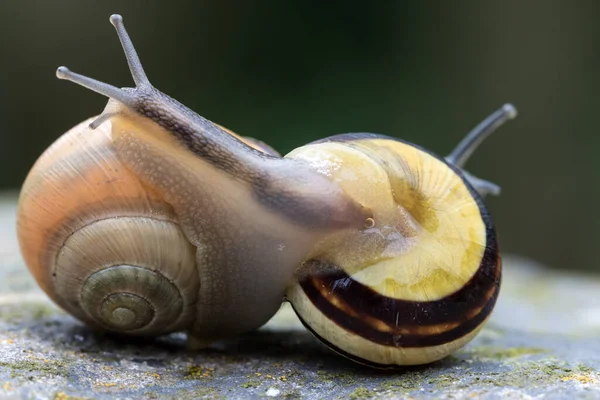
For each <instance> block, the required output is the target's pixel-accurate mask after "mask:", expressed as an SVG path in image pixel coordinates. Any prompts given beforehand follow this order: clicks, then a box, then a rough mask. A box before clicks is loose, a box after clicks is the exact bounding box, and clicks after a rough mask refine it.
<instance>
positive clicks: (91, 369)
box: [0, 196, 600, 399]
mask: <svg viewBox="0 0 600 400" xmlns="http://www.w3.org/2000/svg"><path fill="white" fill-rule="evenodd" d="M14 219H15V198H14V196H11V197H8V198H5V199H1V198H0V398H26V399H69V398H76V397H83V398H95V399H113V398H147V399H153V398H177V399H186V398H189V399H192V398H193V399H196V398H223V399H236V398H239V399H246V398H250V399H252V398H256V399H264V398H280V399H296V398H297V399H329V398H350V399H361V398H399V399H400V398H402V399H404V398H414V399H429V398H436V399H460V398H467V399H469V398H485V399H488V398H489V399H501V398H502V399H535V398H542V397H543V398H544V399H572V398H600V384H599V380H600V376H599V375H598V372H597V370H598V368H600V356H599V354H600V342H599V341H598V340H597V334H598V332H600V296H598V293H600V279H599V278H597V277H595V276H585V275H578V274H575V273H569V274H566V273H563V272H557V271H550V270H547V269H545V268H543V267H542V266H539V265H535V263H532V262H531V261H529V260H527V259H523V258H517V257H509V256H505V259H504V268H505V272H504V282H503V288H502V292H501V295H500V300H499V301H498V305H497V307H496V310H495V311H494V313H493V316H492V318H491V320H490V321H489V322H488V324H487V326H486V328H485V329H484V330H483V331H482V332H481V334H480V335H479V336H478V337H477V338H476V339H475V340H474V341H473V342H472V343H470V344H468V345H467V346H466V347H465V348H464V349H462V350H460V351H458V352H457V353H455V354H454V355H452V356H450V357H448V358H447V359H445V360H442V361H440V362H437V363H434V364H431V365H428V366H422V367H416V368H404V369H400V370H398V371H392V372H382V371H376V370H371V369H368V368H365V367H361V366H358V365H354V364H352V363H351V362H349V361H346V360H345V359H342V358H341V357H339V356H337V355H336V354H333V353H332V352H330V351H329V350H328V349H326V348H325V347H324V346H322V345H321V344H320V343H319V342H317V340H315V339H314V338H313V337H312V336H311V335H310V334H309V333H307V332H306V331H305V330H304V328H303V327H302V326H301V324H300V323H299V321H298V319H297V318H296V317H295V315H294V314H293V312H292V311H291V309H290V308H289V307H288V306H284V307H283V308H282V310H281V311H280V313H279V314H278V315H277V316H276V317H275V318H273V320H272V321H270V322H269V323H268V324H267V325H266V326H265V327H263V328H262V329H260V330H259V331H257V332H254V333H250V334H247V335H244V336H242V337H239V338H237V339H233V340H228V341H223V342H219V343H216V344H214V345H212V346H211V347H210V348H209V349H208V350H204V351H201V352H189V351H186V349H185V347H184V342H185V336H184V335H183V334H173V335H169V336H167V337H161V338H159V339H156V340H140V339H131V338H118V337H113V336H107V335H104V334H101V333H99V332H95V331H93V330H91V329H89V328H87V327H86V326H84V325H82V324H81V323H79V322H78V321H76V320H75V319H73V318H72V317H70V316H69V315H67V314H65V313H64V312H62V311H60V310H59V309H58V308H57V307H55V306H54V305H53V304H52V303H51V302H50V301H49V300H48V299H47V297H46V296H45V295H44V294H43V293H42V292H41V291H40V290H39V289H38V287H37V285H36V284H35V282H33V280H32V278H31V277H30V275H29V274H28V272H27V270H26V268H25V266H24V265H23V261H22V259H21V257H20V255H19V252H18V244H17V241H16V238H15V233H14V230H15V228H14V223H15V221H14Z"/></svg>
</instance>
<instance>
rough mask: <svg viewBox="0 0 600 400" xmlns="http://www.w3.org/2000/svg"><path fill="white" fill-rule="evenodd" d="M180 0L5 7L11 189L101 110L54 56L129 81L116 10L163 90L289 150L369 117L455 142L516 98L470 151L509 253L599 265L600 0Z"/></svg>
mask: <svg viewBox="0 0 600 400" xmlns="http://www.w3.org/2000/svg"><path fill="white" fill-rule="evenodd" d="M173 3H174V4H173V5H167V2H149V1H137V2H135V1H128V2H117V1H103V2H94V3H92V2H82V1H48V0H39V1H22V2H17V1H15V2H8V1H7V2H2V3H0V15H1V16H2V23H1V24H0V25H1V27H0V29H1V31H0V33H1V35H0V54H2V57H1V61H0V79H1V83H0V88H1V97H0V99H1V104H0V106H1V107H0V117H1V118H0V122H1V127H2V129H1V133H0V134H1V138H0V189H11V188H12V189H17V188H18V187H19V186H20V184H21V183H22V181H23V179H24V178H25V175H26V173H27V171H28V169H29V168H30V166H31V165H32V163H33V162H34V161H35V159H36V158H37V157H38V156H39V155H40V153H41V152H42V151H43V150H44V148H45V147H47V146H48V145H49V144H50V143H51V142H52V141H54V140H55V139H56V138H57V137H58V136H59V135H61V134H62V133H63V132H65V131H66V130H67V129H69V128H70V127H72V126H73V125H75V124H76V123H78V122H80V121H81V120H83V119H85V118H87V117H89V116H92V115H95V114H98V113H99V112H101V111H102V108H103V107H104V104H105V102H106V99H104V98H103V97H101V96H99V95H96V94H93V93H92V92H89V91H86V90H84V89H82V88H80V87H77V86H75V85H73V84H70V83H66V82H64V81H59V80H57V79H56V78H55V77H54V73H55V70H56V67H58V66H59V65H67V66H69V67H70V68H71V69H73V70H74V71H78V72H81V73H84V74H87V75H89V76H92V77H95V78H97V79H101V80H104V81H107V82H110V83H113V84H115V85H118V86H130V85H131V79H130V76H129V72H128V70H127V66H126V63H125V60H124V58H123V54H122V52H121V48H120V45H119V43H118V40H117V37H116V34H115V32H114V29H113V27H112V26H111V25H110V24H109V22H108V17H109V15H110V14H111V13H117V12H118V13H121V14H122V15H123V17H124V19H125V22H126V26H127V28H128V30H129V32H130V34H131V36H132V39H133V41H134V43H135V44H136V46H137V49H138V52H139V54H140V57H141V58H142V62H143V63H144V66H145V68H146V72H147V73H148V74H149V76H150V79H151V81H152V82H153V83H154V84H155V86H157V87H158V88H159V89H161V90H162V91H164V92H165V93H168V94H170V95H171V96H173V97H175V98H177V99H178V100H179V101H181V102H183V103H184V104H186V105H187V106H189V107H191V108H192V109H194V110H196V111H197V112H198V113H200V114H201V115H203V116H205V117H207V118H209V119H211V120H213V121H215V122H218V123H220V124H223V125H225V126H227V127H228V128H230V129H232V130H234V131H236V132H238V133H241V134H243V135H247V136H254V137H257V138H260V139H262V140H264V141H266V142H268V143H270V144H271V145H273V146H274V147H275V148H277V149H278V150H280V151H281V152H284V153H285V152H288V151H290V150H291V149H293V148H294V147H297V146H299V145H302V144H303V143H306V142H308V141H311V140H314V139H317V138H321V137H325V136H330V135H333V134H336V133H342V132H349V131H370V132H377V133H385V134H388V135H392V136H397V137H401V138H404V139H406V140H409V141H412V142H414V143H418V144H420V145H423V146H425V147H427V148H429V149H431V150H433V151H435V152H437V153H440V154H442V155H445V154H446V153H447V152H449V151H450V149H451V148H452V147H453V146H454V145H455V144H456V143H457V141H458V140H459V139H460V138H462V136H463V135H464V134H465V133H466V132H467V131H468V130H469V129H471V128H472V127H473V126H474V125H475V124H476V123H478V122H479V121H480V120H481V119H482V118H484V117H485V116H486V115H487V114H489V113H490V112H492V111H493V110H495V109H496V108H497V107H499V106H500V105H502V104H503V103H505V102H512V103H514V104H515V105H516V106H517V108H518V110H519V113H520V115H519V117H518V119H517V120H515V121H514V122H511V123H509V124H508V125H507V126H505V127H504V128H503V129H501V130H500V131H499V132H498V133H497V134H495V135H494V136H493V137H492V138H490V139H489V140H488V141H487V142H486V143H485V144H484V146H482V147H481V149H480V150H479V151H478V153H477V154H476V155H475V157H473V159H472V161H471V162H470V163H469V165H468V169H469V170H471V171H472V172H473V173H475V174H476V175H478V176H481V177H484V178H486V179H490V180H493V181H495V182H497V183H499V184H500V185H502V187H503V193H502V196H501V197H498V198H488V199H487V204H488V205H489V209H490V211H491V212H492V214H493V216H494V217H495V221H496V225H497V228H498V233H499V235H500V244H501V248H502V250H504V251H506V252H511V253H519V254H524V255H527V256H530V257H533V258H535V259H537V260H540V261H542V262H544V263H546V264H548V265H550V266H553V267H558V268H569V269H574V268H585V269H598V267H597V257H596V255H597V254H598V244H597V242H598V239H599V238H600V220H599V218H598V216H599V212H598V208H597V206H596V204H597V203H598V188H599V187H600V180H599V179H598V175H599V172H600V171H599V170H600V160H599V159H598V152H599V151H600V138H599V137H598V134H597V129H598V114H599V110H598V104H599V102H598V99H597V97H598V89H599V85H600V79H599V76H598V74H599V73H600V68H599V67H600V24H599V23H598V21H599V20H600V19H599V18H600V2H596V1H593V0H590V1H567V0H564V1H542V0H539V1H527V2H523V1H520V0H510V1H490V2H480V1H456V2H447V1H428V2H425V1H423V2H412V3H411V4H409V3H406V2H401V1H375V2H368V1H330V2H325V1H306V0H305V1H284V0H281V1H275V0H273V1H222V0H219V1H216V0H215V1H196V2H173Z"/></svg>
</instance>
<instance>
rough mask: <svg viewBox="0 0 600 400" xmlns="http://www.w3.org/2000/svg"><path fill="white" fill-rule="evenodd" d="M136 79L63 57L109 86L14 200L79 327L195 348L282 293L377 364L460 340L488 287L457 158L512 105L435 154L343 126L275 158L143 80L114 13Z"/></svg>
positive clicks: (483, 245)
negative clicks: (182, 339)
mask: <svg viewBox="0 0 600 400" xmlns="http://www.w3.org/2000/svg"><path fill="white" fill-rule="evenodd" d="M110 22H111V23H112V24H113V26H114V27H115V29H116V31H117V34H118V37H119V39H120V42H121V45H122V47H123V49H124V53H125V56H126V59H127V63H128V65H129V68H130V71H131V74H132V77H133V80H134V83H135V87H133V88H122V89H119V88H117V87H114V86H111V85H109V84H106V83H103V82H100V81H97V80H94V79H92V78H89V77H86V76H83V75H79V74H77V73H75V72H72V71H70V70H68V69H67V68H65V67H60V68H58V70H57V73H56V74H57V77H58V78H60V79H66V80H70V81H72V82H75V83H77V84H79V85H82V86H84V87H86V88H88V89H91V90H92V91H95V92H98V93H100V94H102V95H104V96H106V97H108V98H109V100H108V103H107V105H106V107H105V109H104V111H103V112H102V113H101V114H100V115H99V116H97V117H93V118H90V119H87V120H85V121H83V122H81V123H80V124H78V125H76V126H75V127H74V128H72V129H71V130H69V131H68V132H66V133H65V134H64V135H63V136H61V137H60V138H59V139H58V140H57V141H56V142H54V143H53V144H52V145H51V146H50V147H49V148H48V149H47V150H46V151H45V152H44V153H43V154H42V155H41V156H40V158H39V159H38V160H37V161H36V163H35V165H34V166H33V168H32V170H31V171H30V172H29V174H28V176H27V178H26V180H25V182H24V184H23V187H22V190H21V194H20V198H19V205H18V211H17V212H18V216H17V230H18V238H19V243H20V246H21V252H22V254H23V257H24V260H25V262H26V264H27V266H28V268H29V270H30V271H31V273H32V275H33V276H34V277H35V279H36V281H37V282H38V284H39V285H40V287H41V288H42V289H43V290H44V291H45V292H46V293H47V294H48V296H49V297H50V298H51V299H52V300H53V301H54V302H55V303H57V304H58V305H59V306H60V307H62V308H64V309H65V310H66V311H67V312H69V313H71V314H72V315H74V316H75V317H76V318H78V319H80V320H81V321H83V322H84V323H86V324H88V325H90V326H92V327H95V328H98V329H103V330H107V331H112V332H118V333H121V334H127V335H132V336H153V335H161V334H166V333H169V332H176V331H186V332H188V336H189V341H190V343H192V344H193V346H194V347H203V346H207V345H208V344H210V343H211V342H213V341H215V340H219V339H222V338H227V337H232V336H234V335H238V334H241V333H243V332H247V331H250V330H253V329H257V328H259V327H260V326H262V325H263V324H264V323H266V322H267V321H268V320H269V319H270V318H271V317H272V316H273V315H274V314H275V313H276V312H277V311H278V309H279V308H280V306H281V304H282V302H283V301H284V300H287V301H289V302H290V303H291V304H292V307H293V309H294V310H295V311H296V313H297V314H298V316H299V318H300V320H301V321H302V323H303V324H304V325H305V326H306V327H307V328H308V329H309V330H310V331H311V332H312V333H313V334H314V335H315V336H316V337H317V338H319V339H320V340H321V341H322V342H323V343H325V344H326V345H327V346H329V347H330V348H332V349H333V350H335V351H337V352H338V353H340V354H342V355H343V356H346V357H348V358H350V359H352V360H354V361H357V362H359V363H362V364H366V365H370V366H373V367H378V368H390V367H396V366H399V365H414V364H425V363H430V362H433V361H436V360H439V359H441V358H443V357H445V356H447V355H448V354H450V353H452V352H453V351H455V350H456V349H458V348H460V347H461V346H463V345H464V344H466V343H467V342H468V341H469V340H471V339H472V338H473V337H474V336H475V335H476V334H477V332H478V331H479V330H480V329H481V327H482V326H483V324H484V322H485V321H486V320H487V318H488V316H489V315H490V313H491V311H492V309H493V307H494V305H495V302H496V298H497V296H498V292H499V288H500V281H501V260H500V256H499V253H498V245H497V240H496V234H495V229H494V226H493V223H492V220H491V218H490V216H489V214H488V212H487V211H486V208H485V206H484V204H483V200H482V198H483V197H484V196H485V195H487V194H498V193H499V187H498V186H497V185H495V184H493V183H491V182H488V181H485V180H482V179H479V178H477V177H475V176H473V175H471V174H468V173H467V172H465V171H464V170H463V169H462V167H463V165H464V164H465V162H466V161H467V159H468V158H469V156H470V155H471V153H472V152H473V151H474V150H475V148H476V147H477V146H478V145H479V144H480V143H481V141H482V140H483V139H484V138H485V137H487V136H488V135H489V134H490V133H491V132H493V131H494V130H495V129H496V128H497V127H498V126H500V125H501V124H502V123H503V122H505V121H507V120H509V119H512V118H514V117H515V115H516V111H515V109H514V107H512V106H511V105H505V106H504V107H502V108H501V109H500V110H498V111H496V112H495V113H494V114H492V115H491V116H490V117H488V118H487V119H486V120H485V121H483V122H482V123H481V124H480V125H478V126H477V127H476V128H475V129H473V131H471V132H470V133H469V134H468V135H467V136H466V137H465V139H464V140H463V141H462V142H460V144H459V145H458V146H457V148H456V149H455V150H454V151H453V152H452V153H451V154H450V155H449V156H448V157H446V158H442V157H439V156H436V155H435V154H433V153H432V152H430V151H427V150H425V149H423V148H421V147H419V146H416V145H413V144H410V143H408V142H405V141H402V140H399V139H396V138H392V137H388V136H383V135H378V134H371V133H350V134H341V135H336V136H332V137H329V138H326V139H322V140H318V141H316V142H313V143H309V144H307V145H305V146H302V147H300V148H297V149H295V150H293V151H291V152H290V153H289V154H287V155H285V156H284V157H282V156H281V155H280V154H279V153H277V152H276V151H275V150H274V149H272V148H271V147H270V146H268V145H267V144H265V143H263V142H260V141H259V140H256V139H252V138H247V137H242V136H239V135H237V134H235V133H233V132H232V131H230V130H228V129H226V128H224V127H222V126H220V125H218V124H216V123H213V122H211V121H209V120H207V119H205V118H203V117H201V116H199V115H198V114H196V113H195V112H193V111H192V110H190V109H189V108H187V107H185V106H184V105H182V104H181V103H179V102H177V101H176V100H174V99H173V98H171V97H169V96H167V95H166V94H164V93H162V92H160V91H159V90H157V89H156V88H154V87H153V86H152V85H151V84H150V81H149V80H148V78H147V76H146V74H145V72H144V69H143V67H142V64H141V62H140V60H139V58H138V56H137V53H136V51H135V49H134V46H133V44H132V41H131V39H130V37H129V36H128V34H127V32H126V30H125V27H124V24H123V20H122V17H121V16H119V15H112V16H111V17H110Z"/></svg>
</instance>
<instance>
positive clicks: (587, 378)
mask: <svg viewBox="0 0 600 400" xmlns="http://www.w3.org/2000/svg"><path fill="white" fill-rule="evenodd" d="M561 380H562V381H563V382H566V381H577V382H579V383H591V384H595V383H597V382H598V379H597V378H596V376H595V375H592V374H590V373H585V374H571V375H567V376H564V377H562V378H561Z"/></svg>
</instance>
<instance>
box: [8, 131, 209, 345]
mask: <svg viewBox="0 0 600 400" xmlns="http://www.w3.org/2000/svg"><path fill="white" fill-rule="evenodd" d="M91 120H92V119H90V120H88V121H85V122H83V123H82V124H80V125H78V126H76V127H75V128H73V129H72V130H71V131H69V132H68V133H66V134H65V135H64V136H63V137H61V138H60V139H58V140H57V141H56V142H55V143H54V144H53V145H52V146H51V147H50V148H49V149H48V150H47V151H46V152H45V153H44V154H43V155H42V156H41V157H40V159H39V160H38V162H37V164H36V168H35V170H36V171H42V172H41V173H40V172H37V174H36V175H31V176H29V177H28V178H27V180H26V182H25V184H24V186H23V190H22V194H21V200H20V202H19V207H20V212H19V220H18V233H19V235H20V236H21V240H20V243H21V246H22V247H23V254H25V256H26V258H27V260H26V261H27V264H28V266H29V268H30V270H31V271H32V273H33V274H34V275H35V276H36V278H37V279H38V282H40V284H41V286H42V288H43V289H44V290H45V291H46V293H47V294H48V295H49V296H50V297H52V298H53V299H54V300H55V301H56V302H57V303H58V304H59V305H61V306H62V307H63V308H65V309H66V310H67V311H69V312H71V313H72V314H74V315H75V316H77V317H78V318H80V319H81V320H83V321H85V322H87V323H89V324H91V325H94V326H98V327H101V328H103V329H107V330H112V331H117V332H120V333H128V334H136V335H140V334H141V335H156V334H160V333H165V332H169V331H175V330H181V329H184V328H186V327H189V326H190V325H191V324H192V322H193V319H194V313H195V302H196V297H197V293H198V290H199V278H198V271H197V268H196V260H195V255H196V248H195V246H193V245H192V244H190V243H189V241H188V240H187V238H186V236H185V235H184V233H183V231H182V230H181V228H180V226H179V223H178V220H177V217H176V216H175V214H174V212H173V210H172V208H171V206H170V205H168V204H167V203H165V202H164V201H163V200H162V198H161V197H160V196H159V195H158V194H157V193H156V192H154V191H153V190H151V189H149V188H147V187H145V186H143V185H142V184H141V183H140V182H139V181H138V180H137V179H136V177H135V176H134V175H133V174H132V173H131V172H129V171H128V170H127V169H126V168H125V167H123V166H122V164H121V163H120V161H119V159H118V156H117V154H116V153H115V150H114V148H113V146H112V140H111V127H110V123H109V122H107V123H105V124H103V125H102V126H100V127H98V128H96V129H95V130H91V129H90V128H89V127H88V125H89V122H90V121H91ZM65 189H66V190H65ZM42 205H43V206H42ZM65 216H67V217H65ZM65 218H68V219H65Z"/></svg>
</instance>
